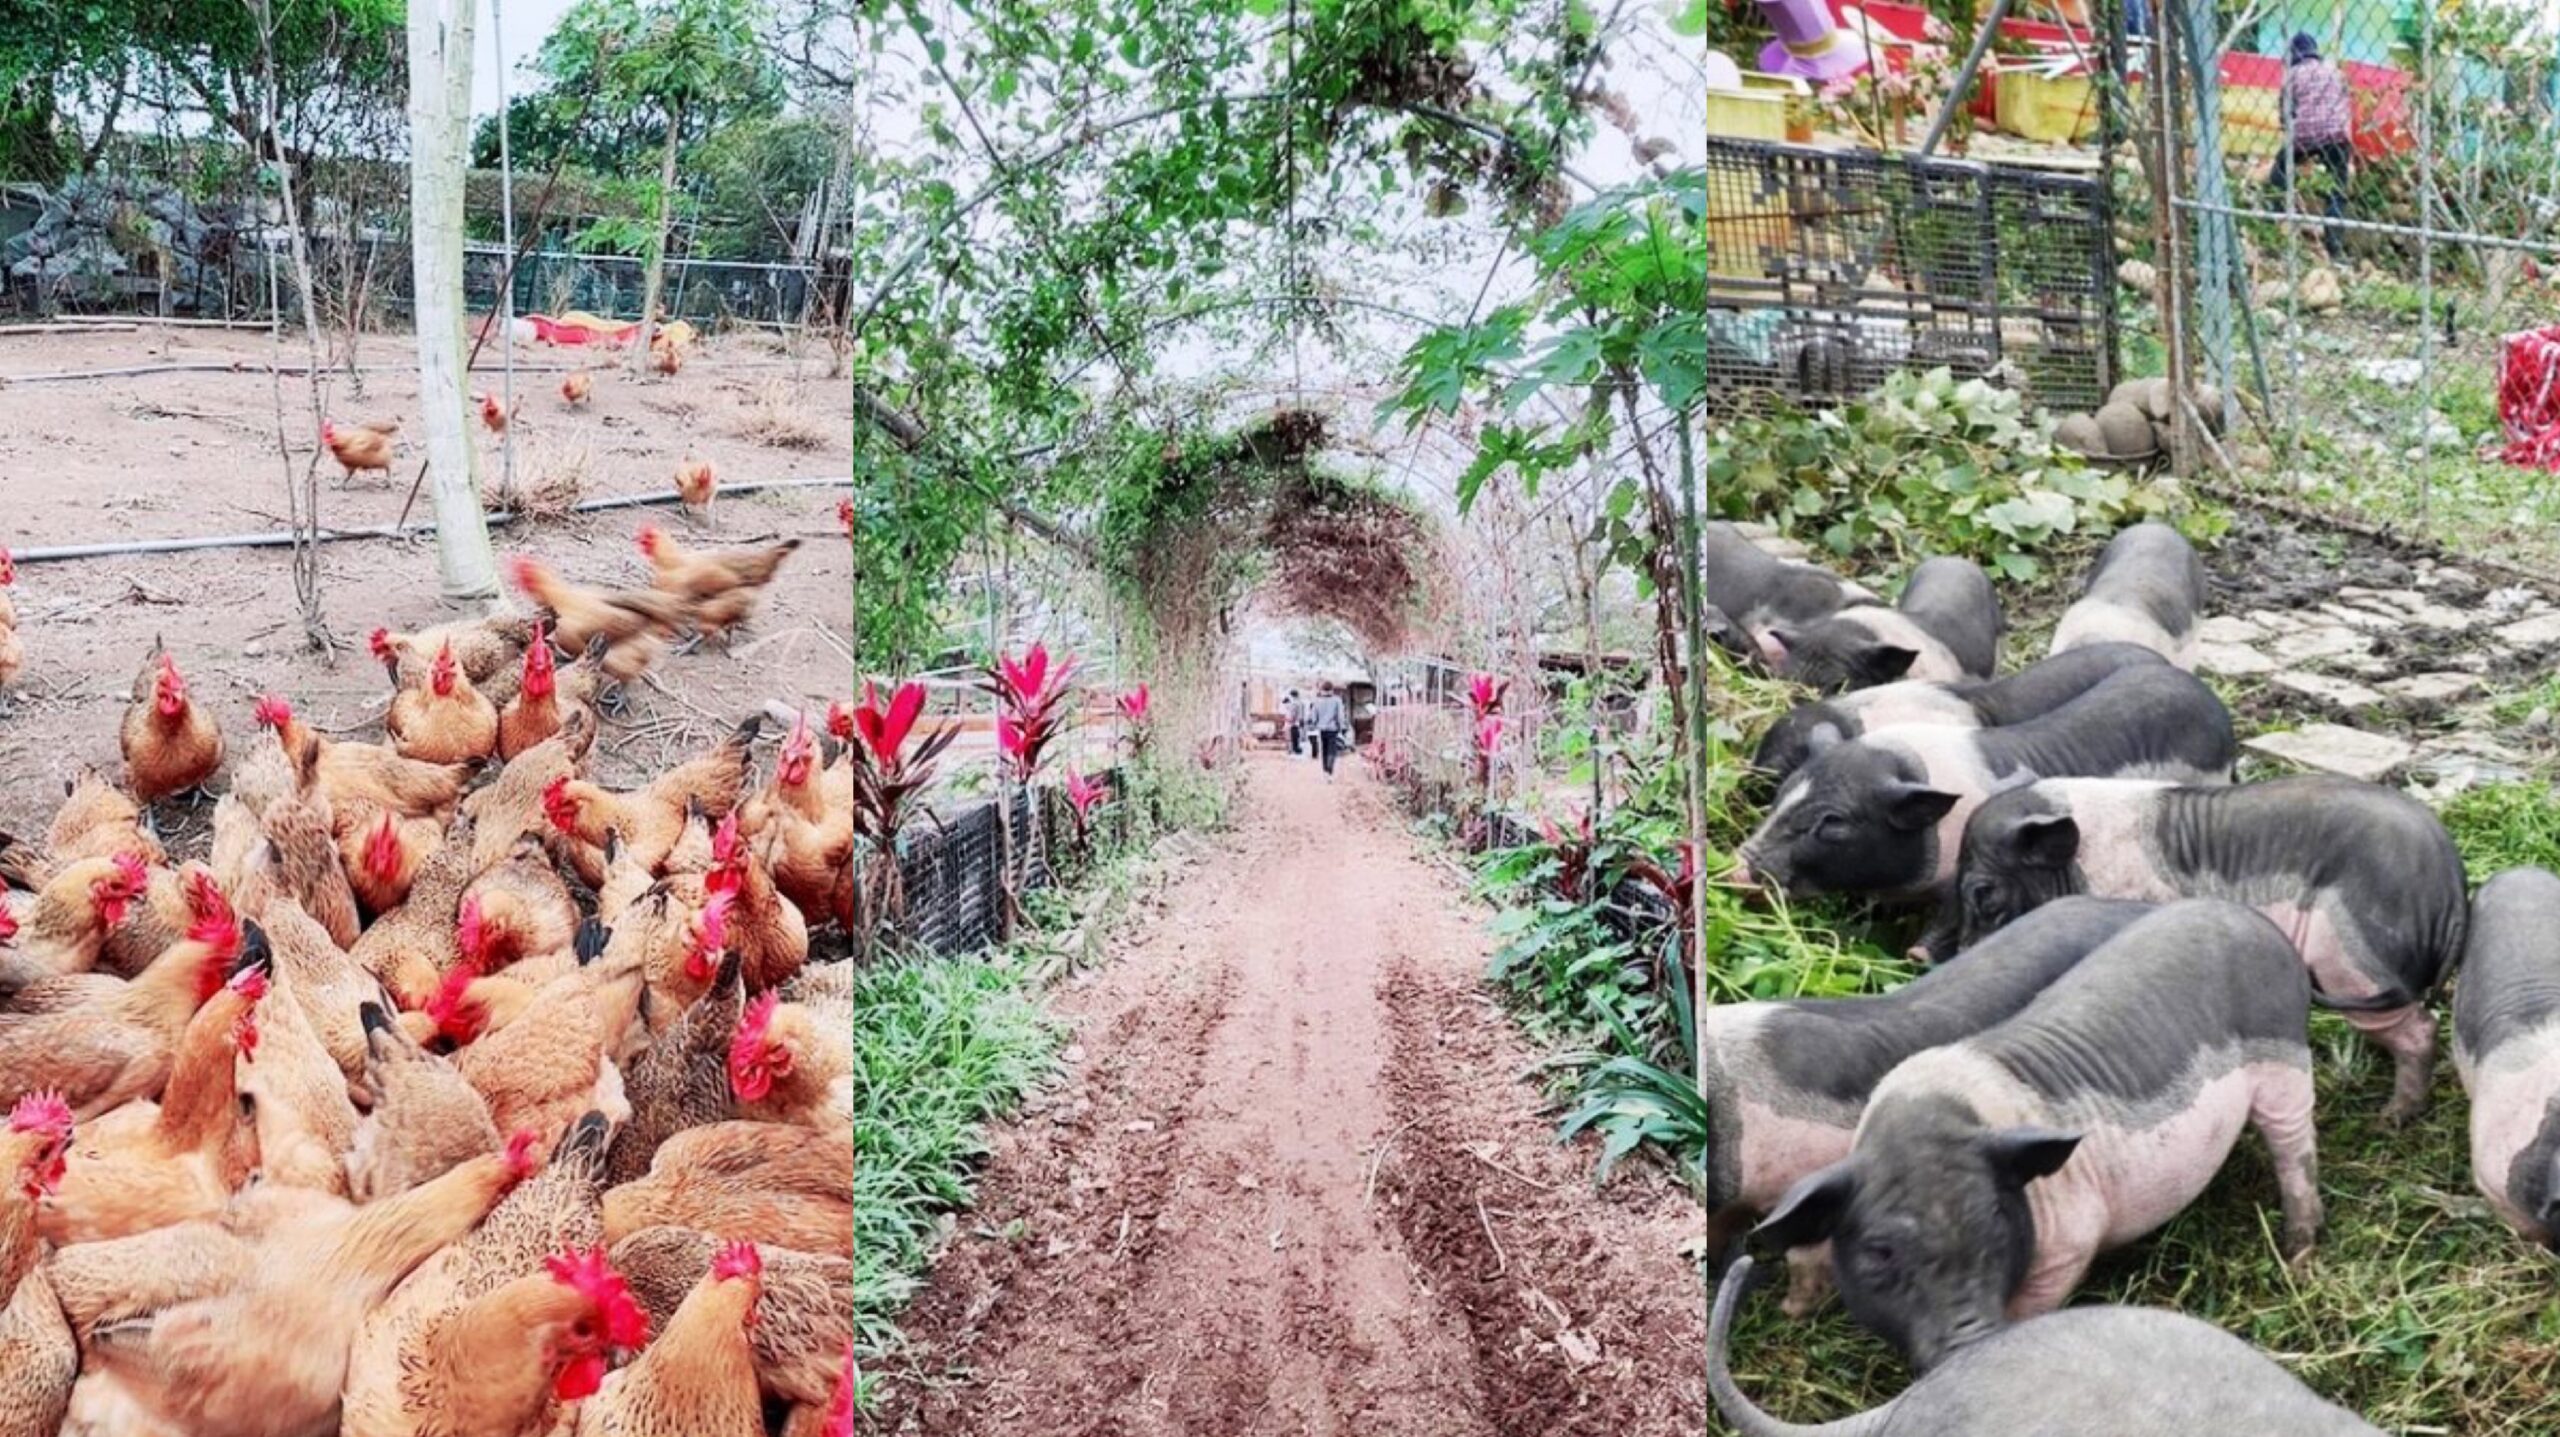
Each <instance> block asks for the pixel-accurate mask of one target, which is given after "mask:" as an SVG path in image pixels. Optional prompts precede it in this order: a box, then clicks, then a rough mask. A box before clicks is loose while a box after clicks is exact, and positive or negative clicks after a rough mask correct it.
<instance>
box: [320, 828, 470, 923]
mask: <svg viewBox="0 0 2560 1437" xmlns="http://www.w3.org/2000/svg"><path fill="white" fill-rule="evenodd" d="M443 845H444V824H443V823H441V822H439V821H438V820H436V819H432V818H402V817H401V816H400V815H398V814H396V813H393V812H392V811H391V810H390V809H387V808H375V807H372V806H370V805H362V806H358V807H356V808H354V809H352V810H349V811H346V812H342V813H340V814H339V816H338V865H339V867H341V868H343V869H345V870H346V875H347V884H348V886H349V888H350V890H351V891H352V892H353V893H354V894H355V898H356V906H357V907H358V908H360V909H362V910H363V911H364V912H365V913H367V914H370V915H372V916H374V917H380V916H381V915H383V914H385V913H389V912H391V911H392V910H393V909H395V908H398V907H399V906H400V905H401V904H403V903H405V902H407V901H408V900H409V889H410V886H411V885H412V884H414V883H416V882H417V881H418V870H419V869H420V868H422V867H424V866H425V864H426V861H427V860H428V859H429V858H431V857H433V856H434V854H435V852H436V850H437V849H438V848H441V847H442V846H443Z"/></svg>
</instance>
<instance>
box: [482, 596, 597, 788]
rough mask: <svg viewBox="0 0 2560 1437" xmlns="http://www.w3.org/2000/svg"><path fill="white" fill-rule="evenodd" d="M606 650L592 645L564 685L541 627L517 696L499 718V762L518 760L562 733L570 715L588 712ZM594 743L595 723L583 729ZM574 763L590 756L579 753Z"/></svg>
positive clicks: (535, 631)
mask: <svg viewBox="0 0 2560 1437" xmlns="http://www.w3.org/2000/svg"><path fill="white" fill-rule="evenodd" d="M602 653H603V650H601V649H599V648H595V647H593V646H590V655H591V657H590V658H589V659H588V660H586V661H583V662H580V663H576V664H572V665H571V666H570V668H569V672H568V674H567V676H566V678H565V680H564V678H563V676H562V675H561V674H560V673H559V672H558V671H557V669H555V667H554V666H553V661H552V657H551V644H550V642H549V640H548V639H546V638H545V637H544V635H543V631H542V625H541V624H540V623H539V622H537V623H536V624H535V625H534V629H533V642H532V643H530V644H528V645H526V646H525V651H524V675H523V677H522V678H521V679H520V680H519V681H518V683H517V684H516V696H515V697H514V698H512V699H509V700H508V701H507V706H506V708H505V709H504V710H502V711H500V713H499V714H498V757H500V758H508V759H511V758H514V757H515V756H516V755H517V754H520V753H522V752H524V751H525V750H526V749H529V748H531V747H533V746H534V745H535V744H538V743H540V742H542V741H543V740H544V739H547V738H549V737H551V736H552V735H553V734H556V733H559V732H560V731H561V728H562V725H563V724H564V723H565V721H566V715H568V714H569V713H571V712H573V711H583V710H586V709H587V708H588V705H590V704H591V703H593V702H594V699H595V692H596V674H597V671H598V665H599V663H600V661H601V657H602ZM579 731H580V732H582V733H584V734H585V735H586V736H587V738H588V741H589V742H593V740H594V736H595V726H594V725H593V724H592V723H590V724H587V725H584V726H583V727H582V728H581V729H580V730H579ZM570 756H571V757H572V758H584V757H586V751H585V750H584V749H580V750H579V751H577V752H576V753H574V754H572V755H570Z"/></svg>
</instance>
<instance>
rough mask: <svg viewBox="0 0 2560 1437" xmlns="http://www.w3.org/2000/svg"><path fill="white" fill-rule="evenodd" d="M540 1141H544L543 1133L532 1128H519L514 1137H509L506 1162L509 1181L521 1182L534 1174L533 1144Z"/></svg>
mask: <svg viewBox="0 0 2560 1437" xmlns="http://www.w3.org/2000/svg"><path fill="white" fill-rule="evenodd" d="M540 1141H542V1138H541V1135H540V1134H538V1133H536V1132H534V1130H533V1129H531V1128H519V1129H517V1130H516V1135H515V1136H514V1137H511V1138H509V1139H507V1155H506V1163H507V1180H508V1181H509V1182H519V1183H520V1182H523V1181H524V1180H525V1179H526V1178H529V1177H531V1176H533V1169H534V1161H533V1145H534V1144H536V1143H538V1142H540Z"/></svg>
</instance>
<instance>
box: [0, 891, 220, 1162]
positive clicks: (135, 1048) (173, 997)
mask: <svg viewBox="0 0 2560 1437" xmlns="http://www.w3.org/2000/svg"><path fill="white" fill-rule="evenodd" d="M193 873H194V874H195V875H196V876H195V879H194V881H193V882H192V883H191V885H190V894H191V898H192V902H193V904H194V906H195V911H196V913H197V915H198V916H197V920H196V923H195V925H194V926H193V927H192V928H191V929H190V930H189V931H188V934H187V936H186V937H185V938H184V939H182V940H180V941H179V942H176V943H173V944H171V945H169V947H168V949H167V951H165V952H163V953H162V954H161V955H160V957H159V958H158V959H157V960H156V961H154V962H153V963H152V965H151V966H150V967H149V968H147V969H145V970H143V972H142V973H141V974H140V975H138V976H137V977H135V978H134V980H133V981H132V982H130V983H127V984H125V985H124V986H123V987H122V988H120V989H118V990H117V991H116V992H115V993H114V994H112V995H111V996H107V997H103V998H100V999H98V1000H96V1001H94V1002H90V1003H85V1004H82V1005H80V1006H79V1007H76V1008H72V1009H69V1010H67V1011H64V1012H56V1013H44V1014H37V1015H32V1016H22V1017H12V1018H10V1019H9V1020H7V1021H5V1022H0V1102H12V1103H14V1102H16V1101H17V1100H18V1099H19V1098H20V1097H23V1096H24V1095H26V1094H28V1093H32V1092H39V1091H44V1090H51V1091H54V1092H58V1093H61V1094H62V1095H63V1096H64V1097H65V1098H66V1099H68V1100H69V1101H70V1103H71V1108H72V1111H73V1112H74V1113H75V1114H77V1115H78V1116H79V1117H81V1118H82V1119H84V1120H85V1119H87V1118H91V1117H95V1116H97V1115H98V1114H100V1113H103V1112H106V1111H108V1110H109V1109H111V1108H115V1107H118V1106H121V1105H122V1104H124V1103H127V1102H131V1101H132V1100H134V1099H136V1098H140V1097H144V1096H147V1095H149V1094H152V1093H156V1092H158V1091H160V1088H161V1086H162V1084H164V1083H166V1082H167V1081H168V1080H169V1071H170V1065H171V1062H172V1061H173V1059H174V1057H175V1055H176V1050H177V1047H178V1040H179V1035H180V1034H182V1033H183V1032H185V1031H186V1028H187V1024H188V1019H189V1018H191V1017H192V1016H193V1015H194V1014H195V1012H196V1009H197V1008H198V1006H199V1005H201V1004H202V1003H204V1002H205V1000H206V999H208V998H210V997H211V996H212V995H213V994H214V993H215V992H217V991H219V990H220V989H221V987H222V985H223V979H224V976H225V975H226V974H227V973H228V972H229V971H230V969H231V967H232V964H233V962H234V961H235V959H236V960H237V961H238V963H239V964H240V965H241V967H242V968H243V969H244V970H246V969H253V968H254V969H257V970H260V971H263V970H264V968H265V966H266V963H267V957H268V955H267V943H266V935H265V934H264V933H263V932H260V931H256V930H254V929H253V930H252V935H251V936H244V935H243V933H242V931H241V925H240V923H239V920H238V919H237V918H236V917H235V916H234V914H233V913H232V911H231V905H230V903H229V902H228V901H226V900H225V899H224V898H223V897H222V893H221V890H219V889H217V888H215V887H214V886H213V879H212V875H210V874H208V873H205V872H204V871H203V870H201V869H197V870H193Z"/></svg>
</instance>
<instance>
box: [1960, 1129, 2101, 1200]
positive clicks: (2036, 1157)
mask: <svg viewBox="0 0 2560 1437" xmlns="http://www.w3.org/2000/svg"><path fill="white" fill-rule="evenodd" d="M2079 1146H2080V1135H2079V1134H2078V1133H2064V1132H2056V1131H2054V1130H2053V1129H2051V1128H2003V1129H2001V1130H2000V1131H1999V1132H1996V1133H1992V1134H1990V1135H1988V1136H1986V1137H1985V1138H1983V1140H1982V1156H1983V1158H1984V1160H1985V1161H1987V1162H1989V1163H1990V1164H1991V1173H1992V1176H1994V1177H1996V1178H1998V1179H1999V1180H2000V1181H2001V1182H2002V1183H2004V1184H2006V1185H2007V1186H2009V1187H2013V1188H2022V1187H2025V1186H2026V1185H2027V1184H2029V1183H2031V1182H2034V1181H2035V1180H2036V1179H2038V1178H2043V1177H2051V1176H2053V1175H2054V1174H2055V1173H2057V1172H2059V1171H2061V1170H2062V1165H2063V1164H2064V1163H2066V1162H2068V1161H2070V1159H2071V1152H2072V1149H2074V1148H2077V1147H2079Z"/></svg>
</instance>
